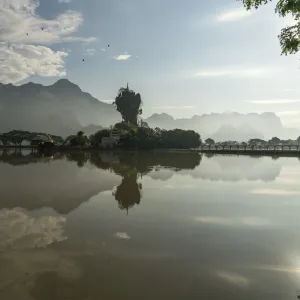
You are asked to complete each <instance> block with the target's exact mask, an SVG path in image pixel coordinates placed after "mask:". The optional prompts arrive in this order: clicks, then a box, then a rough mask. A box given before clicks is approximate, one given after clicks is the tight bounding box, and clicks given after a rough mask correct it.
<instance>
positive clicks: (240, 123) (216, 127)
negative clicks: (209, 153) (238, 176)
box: [145, 112, 300, 141]
mask: <svg viewBox="0 0 300 300" xmlns="http://www.w3.org/2000/svg"><path fill="white" fill-rule="evenodd" d="M145 121H146V122H147V123H148V124H149V126H150V127H159V128H165V129H174V128H180V129H192V130H195V131H197V132H199V133H200V134H201V137H202V138H203V139H206V138H208V137H210V138H213V139H215V140H216V141H228V140H235V141H248V140H249V139H251V138H262V139H263V138H264V139H270V138H272V137H273V136H277V137H279V138H281V139H296V138H297V137H298V136H299V135H300V130H298V129H295V128H284V127H283V125H282V122H281V120H280V118H279V117H278V116H277V115H276V114H274V113H269V112H265V113H262V114H257V113H249V114H240V113H236V112H233V113H212V114H203V115H201V116H199V115H195V116H193V117H192V118H184V119H174V118H173V117H172V116H170V115H168V114H166V113H162V114H153V115H152V116H151V117H149V118H147V119H145Z"/></svg>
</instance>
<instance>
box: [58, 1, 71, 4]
mask: <svg viewBox="0 0 300 300" xmlns="http://www.w3.org/2000/svg"><path fill="white" fill-rule="evenodd" d="M70 2H71V0H58V3H70Z"/></svg>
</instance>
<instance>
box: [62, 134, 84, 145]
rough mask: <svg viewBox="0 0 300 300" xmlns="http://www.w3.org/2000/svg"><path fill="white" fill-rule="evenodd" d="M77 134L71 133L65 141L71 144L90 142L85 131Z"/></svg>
mask: <svg viewBox="0 0 300 300" xmlns="http://www.w3.org/2000/svg"><path fill="white" fill-rule="evenodd" d="M78 133H79V132H78ZM78 133H77V135H70V136H68V137H67V138H66V140H65V143H69V145H70V146H85V145H87V144H88V143H89V139H88V137H87V136H86V135H84V133H82V134H78Z"/></svg>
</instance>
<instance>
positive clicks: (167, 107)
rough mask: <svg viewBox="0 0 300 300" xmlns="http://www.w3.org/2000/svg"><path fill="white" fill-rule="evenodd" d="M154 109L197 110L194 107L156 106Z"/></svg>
mask: <svg viewBox="0 0 300 300" xmlns="http://www.w3.org/2000/svg"><path fill="white" fill-rule="evenodd" d="M153 108H154V109H195V108H196V107H195V106H193V105H178V106H177V105H167V106H154V107H153Z"/></svg>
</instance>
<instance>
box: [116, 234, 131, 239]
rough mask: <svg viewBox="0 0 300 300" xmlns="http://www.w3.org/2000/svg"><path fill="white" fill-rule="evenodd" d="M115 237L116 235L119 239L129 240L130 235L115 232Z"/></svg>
mask: <svg viewBox="0 0 300 300" xmlns="http://www.w3.org/2000/svg"><path fill="white" fill-rule="evenodd" d="M115 237H117V238H118V239H121V240H129V239H130V236H129V235H128V234H127V233H126V232H117V233H116V234H115Z"/></svg>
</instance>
